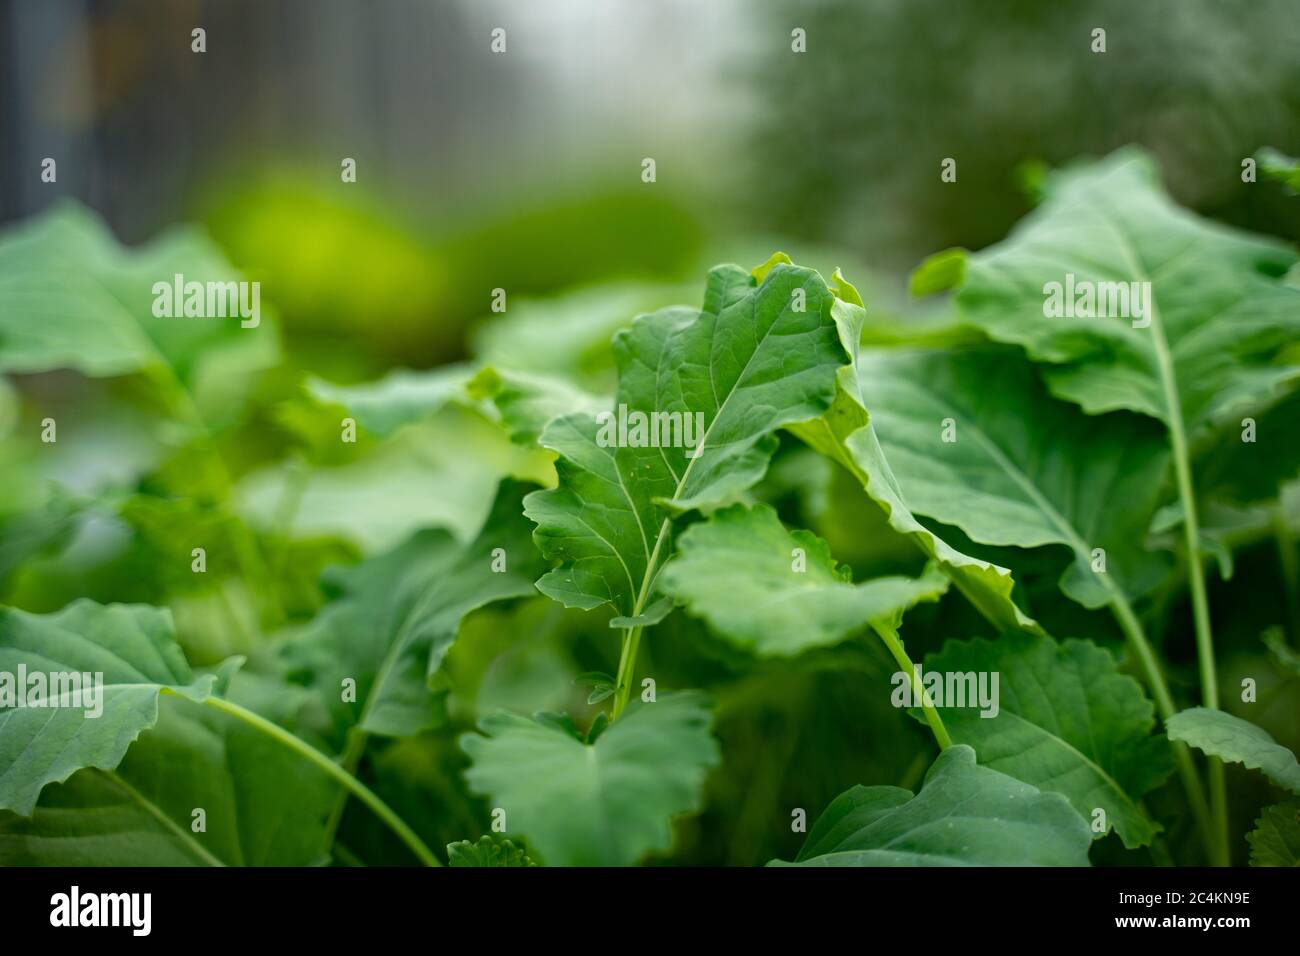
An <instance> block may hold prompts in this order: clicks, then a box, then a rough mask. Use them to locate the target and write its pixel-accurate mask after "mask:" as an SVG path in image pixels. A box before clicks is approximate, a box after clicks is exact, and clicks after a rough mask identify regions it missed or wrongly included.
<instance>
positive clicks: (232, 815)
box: [0, 674, 338, 866]
mask: <svg viewBox="0 0 1300 956" xmlns="http://www.w3.org/2000/svg"><path fill="white" fill-rule="evenodd" d="M228 696H229V697H230V698H231V699H232V700H234V701H235V702H236V703H239V704H242V705H243V706H245V707H248V708H250V709H254V710H256V711H258V712H260V713H261V714H262V715H263V716H265V717H267V718H268V719H274V720H277V721H285V720H289V719H291V718H292V717H293V712H294V711H295V710H296V709H297V708H299V707H301V706H303V705H304V704H305V703H306V702H307V693H306V692H305V691H304V690H302V689H301V688H294V687H290V686H286V685H284V684H282V683H279V682H276V681H274V680H270V679H266V678H260V677H258V678H254V677H250V676H247V675H243V674H239V675H236V676H235V677H234V679H233V681H232V682H231V686H230V692H229V694H228ZM337 792H338V785H337V784H336V783H334V782H333V781H332V780H330V779H329V778H328V777H326V776H325V775H324V774H322V773H319V772H317V771H315V770H311V769H308V767H307V765H305V764H304V763H303V761H302V758H301V757H299V756H298V755H296V754H294V753H293V752H292V751H290V750H288V749H286V748H285V747H284V746H283V744H281V743H280V742H278V741H276V740H273V739H271V738H270V737H268V736H267V735H266V734H264V733H262V732H260V731H258V730H256V729H255V728H252V727H249V726H248V725H247V724H246V723H244V722H242V721H236V720H232V719H231V718H230V717H228V716H226V715H223V714H218V713H215V712H213V711H210V710H208V709H206V708H201V707H197V706H195V705H194V704H193V703H191V702H189V701H187V700H184V699H181V698H175V697H170V698H164V700H163V701H162V705H161V708H160V711H159V717H158V723H157V724H156V725H155V726H154V727H152V728H151V729H149V730H146V731H145V732H144V733H142V734H141V736H140V738H139V739H138V740H137V741H136V742H135V743H134V744H132V745H131V749H130V750H129V751H128V752H127V754H126V756H125V758H124V759H123V760H122V762H121V763H120V764H119V765H118V766H117V768H116V769H115V770H112V771H102V770H97V769H93V768H92V769H85V770H81V771H79V772H77V773H75V774H74V775H73V776H72V777H71V778H70V779H69V780H67V782H65V783H61V784H53V785H51V786H49V787H48V788H46V790H45V792H44V793H43V794H42V795H41V801H40V803H39V805H38V806H37V807H36V809H35V811H34V812H33V813H32V815H31V816H30V817H22V816H18V815H17V814H14V813H4V812H0V865H4V866H29V865H41V866H217V865H222V864H224V865H229V866H308V865H315V864H319V863H323V862H325V861H326V850H327V848H326V847H325V838H326V832H327V831H326V826H325V823H326V820H327V818H328V816H329V813H330V810H331V809H332V807H333V803H334V801H335V800H336V798H337ZM198 810H201V811H202V816H201V817H200V816H198V815H197V814H196V812H195V811H198ZM200 821H201V825H200Z"/></svg>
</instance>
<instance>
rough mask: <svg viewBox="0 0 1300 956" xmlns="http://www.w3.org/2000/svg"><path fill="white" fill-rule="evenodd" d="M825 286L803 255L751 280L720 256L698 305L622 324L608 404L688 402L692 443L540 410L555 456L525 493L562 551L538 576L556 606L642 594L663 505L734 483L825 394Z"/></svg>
mask: <svg viewBox="0 0 1300 956" xmlns="http://www.w3.org/2000/svg"><path fill="white" fill-rule="evenodd" d="M833 300H834V297H833V296H832V295H831V293H830V291H829V290H828V289H827V288H826V285H825V283H824V282H823V281H822V279H821V277H820V276H819V275H817V273H816V272H813V271H812V270H809V269H801V268H797V267H793V266H789V265H785V264H779V265H777V266H775V267H774V268H771V269H770V270H766V271H765V272H764V275H763V278H762V281H761V282H759V281H758V280H757V279H756V277H755V276H754V275H752V274H751V273H749V272H746V271H745V270H743V269H741V268H739V267H737V266H719V267H718V268H716V269H714V270H712V271H711V272H710V273H709V279H708V286H707V289H706V292H705V301H704V307H703V309H702V310H700V311H698V312H697V311H695V310H692V309H686V308H673V309H667V310H664V311H661V312H656V313H654V314H652V315H645V316H641V317H639V318H638V319H636V320H635V321H634V322H633V323H632V326H631V328H629V329H626V330H624V331H623V332H620V333H619V334H618V336H616V338H615V340H614V350H615V354H616V356H617V359H618V366H619V385H618V391H617V395H616V399H615V401H616V404H617V406H619V407H625V408H626V410H627V413H628V414H629V415H631V414H633V413H640V414H644V415H647V416H648V415H652V414H654V413H666V414H675V413H680V414H681V415H683V416H686V417H687V418H688V419H689V420H691V421H694V420H695V418H694V416H696V415H698V416H699V417H700V420H701V422H702V428H701V429H700V433H699V434H698V435H697V436H696V441H695V443H694V447H693V448H688V447H670V448H664V447H628V446H627V445H621V446H620V445H619V443H618V441H615V442H614V443H613V446H610V447H605V446H603V445H602V443H601V437H602V436H601V427H602V426H601V423H600V422H598V420H597V418H596V417H594V416H592V415H589V414H581V413H579V414H574V415H567V416H564V417H561V418H558V419H556V420H554V421H553V422H551V423H550V424H549V425H548V426H547V428H546V431H545V432H544V434H543V435H542V444H543V445H545V446H546V447H548V448H551V449H553V450H554V451H556V452H557V453H558V454H559V456H560V458H559V461H558V462H557V463H556V471H557V474H558V476H559V486H558V487H557V488H555V489H554V490H550V491H542V492H537V493H535V494H533V495H530V496H529V497H528V499H527V500H526V502H525V506H526V510H527V513H528V516H529V517H530V518H531V519H532V520H533V521H534V522H536V523H537V532H536V537H537V541H538V544H539V545H540V546H541V548H542V551H543V553H544V554H545V555H546V556H547V557H548V558H552V559H556V560H559V561H560V562H562V564H561V566H560V567H558V568H556V569H555V570H553V571H551V572H550V573H548V574H547V575H545V576H544V577H543V578H542V579H541V580H540V581H539V582H538V588H539V589H540V590H541V591H542V592H543V593H545V594H547V595H548V596H550V597H552V598H554V599H555V600H557V601H560V602H561V603H563V604H564V605H565V606H567V607H581V608H594V607H598V606H600V605H602V604H612V605H613V606H614V608H615V609H616V610H617V611H619V612H620V613H621V614H622V615H624V616H629V617H635V616H636V615H639V614H641V612H642V611H643V610H644V609H645V608H647V607H648V606H649V605H650V604H651V603H653V601H652V599H653V597H654V576H655V573H656V571H657V569H658V567H659V566H660V565H661V564H662V562H663V560H665V559H666V558H667V557H668V556H669V555H670V554H671V532H672V521H671V519H672V516H673V515H674V514H676V513H678V512H681V511H685V510H689V509H692V508H704V507H708V506H713V505H717V504H721V503H724V502H725V501H726V500H727V499H728V498H730V497H733V496H735V495H736V494H738V493H739V492H742V491H744V490H745V489H746V488H748V487H749V486H750V485H752V484H753V483H754V482H756V481H757V480H758V479H759V478H761V477H762V475H763V472H764V471H765V469H766V468H767V463H768V459H769V458H770V457H771V455H772V453H773V451H774V450H775V448H776V436H775V435H774V434H773V432H774V430H775V429H777V428H779V427H780V426H782V425H787V424H790V423H793V422H797V421H802V420H805V419H808V418H813V417H816V416H818V415H820V414H822V413H823V412H824V411H825V410H826V408H827V407H828V406H829V405H830V402H831V400H832V398H833V395H834V388H835V373H836V369H837V368H838V367H840V366H842V365H843V364H844V361H845V354H844V351H843V347H842V346H841V344H840V342H839V339H838V337H837V335H836V329H835V322H834V320H833V318H832V317H831V305H832V302H833ZM669 437H670V438H671V437H672V436H669ZM683 438H684V435H679V436H678V442H679V444H684V442H683V441H682V439H683ZM690 456H693V457H690Z"/></svg>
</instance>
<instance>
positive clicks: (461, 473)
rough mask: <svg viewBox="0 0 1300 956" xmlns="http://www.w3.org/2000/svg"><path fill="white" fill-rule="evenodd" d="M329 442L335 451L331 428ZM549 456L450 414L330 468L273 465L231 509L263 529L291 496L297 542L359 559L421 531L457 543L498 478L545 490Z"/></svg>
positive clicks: (480, 422) (246, 483) (465, 412)
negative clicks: (351, 548)
mask: <svg viewBox="0 0 1300 956" xmlns="http://www.w3.org/2000/svg"><path fill="white" fill-rule="evenodd" d="M335 429H336V430H335V432H334V437H333V441H334V442H337V443H338V444H339V445H340V446H342V447H353V446H350V445H349V446H343V445H342V442H340V441H339V435H340V432H339V431H338V430H337V429H338V423H337V422H336V423H335ZM550 458H551V456H550V454H549V453H547V452H545V451H543V450H542V449H540V448H525V447H523V446H521V445H519V444H516V443H514V442H512V441H510V439H509V437H508V436H507V435H506V434H505V430H504V429H503V428H502V427H501V425H500V424H499V423H497V422H493V421H489V420H487V419H486V418H484V417H483V416H482V415H480V414H478V413H477V412H476V411H474V410H472V409H469V408H465V407H461V406H458V405H455V404H453V405H451V406H448V407H446V408H444V409H442V411H441V412H439V413H437V414H435V415H434V416H433V417H432V418H431V419H429V420H427V421H421V422H418V423H412V424H410V425H408V426H406V427H404V428H401V429H400V430H398V431H397V432H396V433H395V434H394V435H393V436H392V437H391V438H390V439H388V440H386V441H383V442H379V443H377V444H376V445H375V446H374V447H373V448H372V449H371V450H370V451H369V453H368V454H366V455H364V456H363V457H360V458H358V459H357V460H354V461H351V462H350V463H348V464H345V465H341V466H339V467H322V468H316V469H312V470H311V471H310V472H309V473H308V474H307V475H306V476H305V478H304V476H303V475H302V473H301V466H300V465H297V464H294V463H279V464H276V465H274V466H271V467H268V468H264V469H261V470H258V471H256V472H253V473H251V474H249V475H248V476H246V477H245V478H244V480H243V481H241V483H240V485H239V488H238V497H239V508H240V512H241V513H242V514H244V515H245V516H246V517H247V518H248V519H249V521H250V522H251V523H253V524H254V525H256V526H258V527H261V528H267V529H273V528H275V527H276V522H277V518H278V517H279V516H280V513H279V509H280V508H281V506H282V503H283V502H284V501H285V500H286V496H290V498H292V496H293V495H294V494H295V492H294V488H295V487H296V485H297V484H298V483H302V487H301V489H300V490H299V491H298V492H297V494H298V498H297V500H298V508H297V511H296V513H295V518H294V524H293V526H294V531H295V533H296V534H298V535H303V536H306V535H320V536H328V537H338V538H342V539H344V540H346V541H348V542H351V543H354V544H356V545H357V546H358V547H359V548H361V549H362V551H363V552H364V553H366V554H376V553H378V552H381V551H387V550H389V549H391V548H394V547H396V546H397V545H398V544H400V543H401V542H402V541H404V540H405V539H406V538H408V537H409V536H410V535H411V534H413V533H414V532H416V531H418V530H420V529H423V528H435V527H439V528H448V529H450V530H451V531H452V532H453V533H454V534H455V535H456V536H457V537H459V538H460V539H462V540H469V539H470V538H473V537H474V535H475V534H476V533H477V531H478V529H479V527H481V525H482V523H483V519H484V518H485V517H486V515H487V513H488V509H489V508H491V506H492V499H493V495H494V493H495V489H496V486H497V484H498V483H499V482H500V481H501V480H502V479H503V478H515V479H518V480H520V481H532V482H534V483H536V484H547V483H552V482H554V477H555V471H554V469H553V468H552V466H551V463H550Z"/></svg>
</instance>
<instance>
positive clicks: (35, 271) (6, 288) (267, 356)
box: [0, 203, 277, 382]
mask: <svg viewBox="0 0 1300 956" xmlns="http://www.w3.org/2000/svg"><path fill="white" fill-rule="evenodd" d="M177 274H181V275H183V276H184V278H185V281H186V282H190V281H196V282H204V283H206V282H209V281H214V282H231V281H239V280H241V279H242V276H240V275H239V274H238V273H237V272H236V271H235V270H234V269H233V267H231V265H230V264H229V263H228V262H226V260H225V259H224V257H223V256H222V255H221V253H220V252H219V251H218V250H217V248H216V246H215V245H213V243H212V242H211V241H210V240H209V239H208V238H207V237H206V236H204V235H203V234H202V233H200V232H196V231H194V230H190V229H178V230H176V231H173V232H171V233H168V234H167V235H165V236H163V237H161V238H159V239H157V240H155V241H154V242H152V243H150V244H149V245H147V246H145V247H143V248H141V249H138V250H133V249H127V248H126V247H123V246H121V245H120V244H119V243H118V242H117V240H116V239H115V238H114V237H113V235H112V233H110V232H109V230H108V228H107V227H106V226H105V225H104V223H103V222H102V221H100V220H99V218H98V217H97V216H96V215H95V214H94V213H92V212H90V211H89V210H88V209H86V208H84V207H82V206H78V205H75V204H71V203H67V204H60V205H57V206H55V207H54V209H53V210H52V211H50V212H49V213H46V214H45V215H43V216H40V217H38V218H36V219H34V220H32V221H30V222H27V223H24V224H22V225H21V226H19V227H16V228H15V229H13V230H11V231H9V232H7V233H6V234H5V236H4V237H3V239H2V240H0V371H7V372H44V371H49V370H51V369H61V368H70V369H76V370H77V371H79V372H82V373H84V374H86V375H91V376H98V375H125V374H129V373H133V372H146V371H150V370H156V369H158V368H159V367H161V366H167V367H170V369H171V370H172V371H173V372H174V373H175V374H176V376H177V377H178V378H179V379H180V380H182V381H186V382H188V381H190V380H191V376H192V375H193V374H194V373H195V372H196V371H197V369H198V367H199V365H200V364H201V363H202V362H207V361H211V360H213V359H214V357H215V353H217V352H218V351H222V350H230V349H235V350H238V351H239V354H240V355H241V357H242V362H243V364H245V365H249V364H251V365H254V366H259V367H260V366H264V365H267V364H269V363H270V362H271V361H272V360H274V358H275V355H276V352H277V344H276V338H275V331H274V328H273V323H272V322H270V321H269V317H268V316H266V315H262V316H261V322H260V324H259V325H258V326H257V327H255V328H241V320H240V318H239V317H238V316H236V317H234V318H167V317H158V316H155V315H154V314H153V303H154V294H153V285H154V283H155V282H167V283H172V282H173V281H174V277H175V276H176V275H177ZM262 305H263V307H265V305H266V304H265V303H262ZM228 371H229V370H228V369H227V372H228Z"/></svg>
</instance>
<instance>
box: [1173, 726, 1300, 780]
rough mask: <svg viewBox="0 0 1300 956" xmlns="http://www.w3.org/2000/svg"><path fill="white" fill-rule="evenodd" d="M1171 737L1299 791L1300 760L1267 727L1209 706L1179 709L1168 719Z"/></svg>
mask: <svg viewBox="0 0 1300 956" xmlns="http://www.w3.org/2000/svg"><path fill="white" fill-rule="evenodd" d="M1165 730H1166V731H1167V732H1168V734H1169V737H1170V739H1171V740H1181V741H1183V742H1184V743H1187V744H1190V745H1191V746H1193V747H1195V748H1196V749H1197V750H1203V751H1205V753H1207V754H1209V755H1210V756H1211V757H1218V758H1219V759H1220V760H1225V761H1227V762H1229V763H1239V764H1242V765H1243V766H1246V767H1250V768H1251V769H1252V770H1262V771H1264V773H1265V774H1266V775H1267V776H1268V777H1269V778H1270V779H1271V780H1272V781H1273V782H1274V783H1276V784H1277V785H1278V786H1279V787H1285V788H1286V789H1288V790H1290V791H1292V792H1293V793H1300V763H1297V762H1296V757H1295V754H1293V753H1292V752H1291V751H1290V750H1288V749H1287V748H1286V747H1283V746H1282V745H1281V744H1280V743H1278V742H1277V741H1276V740H1274V739H1273V738H1272V737H1271V736H1270V735H1269V732H1268V731H1267V730H1264V729H1263V728H1262V727H1257V726H1255V725H1254V724H1252V723H1251V722H1250V721H1248V720H1242V719H1241V718H1240V717H1234V716H1232V714H1225V713H1224V712H1223V711H1221V710H1210V709H1209V708H1208V707H1192V708H1191V709H1189V710H1183V711H1179V712H1178V713H1176V714H1174V715H1173V716H1172V717H1170V718H1169V719H1168V720H1167V721H1165Z"/></svg>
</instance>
